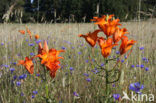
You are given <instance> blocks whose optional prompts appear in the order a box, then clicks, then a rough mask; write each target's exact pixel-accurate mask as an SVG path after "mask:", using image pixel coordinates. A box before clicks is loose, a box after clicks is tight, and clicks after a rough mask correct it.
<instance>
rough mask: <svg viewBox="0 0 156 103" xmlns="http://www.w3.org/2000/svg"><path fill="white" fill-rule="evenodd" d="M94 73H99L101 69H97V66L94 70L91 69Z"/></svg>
mask: <svg viewBox="0 0 156 103" xmlns="http://www.w3.org/2000/svg"><path fill="white" fill-rule="evenodd" d="M91 71H92V72H93V73H94V74H96V73H98V72H99V71H98V70H97V68H95V69H94V70H91Z"/></svg>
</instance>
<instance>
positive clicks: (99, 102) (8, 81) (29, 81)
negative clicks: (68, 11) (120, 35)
mask: <svg viewBox="0 0 156 103" xmlns="http://www.w3.org/2000/svg"><path fill="white" fill-rule="evenodd" d="M122 24H123V27H126V28H127V29H128V31H129V32H130V34H128V36H129V37H130V38H131V39H132V38H133V39H134V40H136V41H137V43H136V44H135V45H134V46H133V48H132V49H133V51H132V53H131V55H130V56H129V57H128V59H127V60H126V59H124V58H123V59H122V60H124V62H123V63H122V65H121V68H122V69H123V70H124V75H123V76H122V77H123V78H121V80H120V81H119V82H117V83H114V84H109V88H111V91H110V92H111V94H110V96H112V95H113V94H116V93H118V94H121V95H122V92H123V91H126V92H127V93H129V94H130V90H129V85H130V84H131V83H135V82H140V83H141V84H143V85H144V89H143V90H142V93H146V94H154V95H155V96H156V74H155V73H156V45H155V41H156V29H155V28H156V21H152V22H151V21H146V22H140V23H138V22H126V23H125V22H124V23H122ZM26 26H27V27H29V29H30V30H31V31H32V32H33V33H34V34H36V33H37V34H39V35H40V40H47V41H48V46H49V48H56V49H57V50H60V49H65V52H64V53H61V56H62V57H64V60H61V68H60V69H59V70H58V71H57V73H56V77H55V78H54V79H52V78H51V77H50V76H49V72H47V75H46V78H47V79H46V80H42V79H41V77H42V75H44V74H43V72H42V71H43V67H42V66H41V65H40V64H39V63H38V64H35V73H34V74H33V75H30V74H29V73H28V72H27V71H26V69H25V68H24V67H23V66H16V63H18V60H24V58H25V56H30V53H34V54H37V52H38V46H37V44H36V43H35V41H34V40H30V39H29V37H28V36H26V35H21V34H20V33H19V32H18V30H21V29H24V30H25V27H26ZM96 28H97V26H96V25H94V24H91V23H88V24H87V23H86V24H83V23H81V24H77V23H74V24H72V23H70V24H0V42H1V45H0V65H1V67H0V103H23V102H26V103H30V102H32V103H46V102H47V103H48V102H49V103H55V102H56V103H105V98H104V94H105V92H106V91H105V78H104V73H103V71H101V70H98V71H97V70H96V69H95V64H96V63H95V61H96V62H97V63H98V64H99V65H101V64H102V63H104V58H103V56H102V55H101V51H100V49H99V47H98V46H96V47H95V48H94V55H93V53H92V50H91V47H90V46H89V45H88V44H87V43H86V42H85V40H84V39H82V38H79V37H78V34H85V33H88V32H89V31H94V30H95V29H96ZM100 35H103V34H100ZM29 43H34V46H29ZM140 47H144V49H143V50H140ZM116 51H118V48H116V49H113V51H112V53H111V55H110V57H109V58H113V56H116V55H117V54H116ZM144 57H145V58H147V59H148V62H145V61H144V60H142V59H143V58H144ZM37 61H39V60H38V59H37V60H36V61H35V62H37ZM114 63H115V62H113V63H109V64H108V67H109V68H108V69H111V68H112V66H113V65H114ZM141 64H142V65H144V67H143V68H141V67H136V65H141ZM132 65H134V66H135V67H133V68H132ZM146 67H148V68H149V71H146V70H145V68H146ZM10 68H14V69H15V70H14V71H12V72H11V70H10ZM100 71H101V72H100ZM96 72H97V73H96ZM84 73H87V74H89V75H88V76H86V75H84ZM23 74H27V77H26V78H25V79H24V80H23V79H21V80H20V79H19V76H20V75H23ZM36 74H40V76H36ZM87 78H90V79H91V81H87V80H86V79H87ZM18 81H20V82H21V85H20V86H17V82H18ZM33 91H37V92H38V93H37V94H36V95H35V94H34V93H33ZM74 93H77V95H78V96H76V94H74ZM155 101H156V99H155ZM111 102H115V100H114V99H113V98H112V101H111ZM116 102H117V101H116ZM145 102H146V101H142V102H140V103H145ZM122 103H131V101H126V100H123V101H122Z"/></svg>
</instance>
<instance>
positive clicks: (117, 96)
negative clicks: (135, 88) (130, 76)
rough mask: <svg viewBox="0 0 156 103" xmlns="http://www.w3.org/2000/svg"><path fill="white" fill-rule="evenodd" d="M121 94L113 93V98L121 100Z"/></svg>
mask: <svg viewBox="0 0 156 103" xmlns="http://www.w3.org/2000/svg"><path fill="white" fill-rule="evenodd" d="M120 97H121V96H120V94H113V98H114V99H115V100H119V99H120Z"/></svg>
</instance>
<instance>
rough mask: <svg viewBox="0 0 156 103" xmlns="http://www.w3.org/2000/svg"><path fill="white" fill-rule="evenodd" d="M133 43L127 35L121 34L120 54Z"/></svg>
mask: <svg viewBox="0 0 156 103" xmlns="http://www.w3.org/2000/svg"><path fill="white" fill-rule="evenodd" d="M134 43H136V41H134V40H128V37H126V36H123V38H122V43H121V45H120V54H121V55H123V54H124V53H126V52H127V51H128V50H129V49H131V47H132V45H134Z"/></svg>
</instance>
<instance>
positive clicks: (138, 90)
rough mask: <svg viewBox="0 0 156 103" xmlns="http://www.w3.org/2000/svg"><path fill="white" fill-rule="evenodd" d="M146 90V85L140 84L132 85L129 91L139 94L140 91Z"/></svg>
mask: <svg viewBox="0 0 156 103" xmlns="http://www.w3.org/2000/svg"><path fill="white" fill-rule="evenodd" d="M143 88H144V85H141V84H140V83H139V82H136V83H131V84H130V86H129V89H130V90H132V91H135V92H136V93H139V92H140V90H142V89H143Z"/></svg>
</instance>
